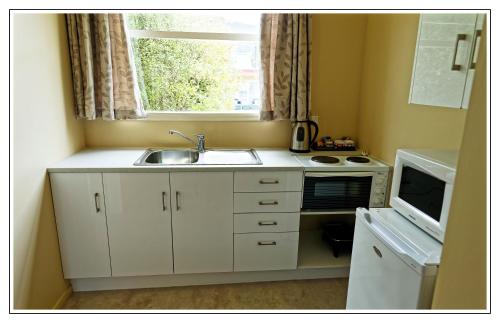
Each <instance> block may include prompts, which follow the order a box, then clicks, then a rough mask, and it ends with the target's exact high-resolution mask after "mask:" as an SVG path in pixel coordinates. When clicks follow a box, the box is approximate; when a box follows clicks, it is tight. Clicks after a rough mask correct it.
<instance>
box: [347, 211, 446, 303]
mask: <svg viewBox="0 0 500 323" xmlns="http://www.w3.org/2000/svg"><path fill="white" fill-rule="evenodd" d="M441 250H442V245H441V243H439V242H438V241H437V240H435V239H434V238H432V237H430V236H429V235H427V234H426V233H425V232H424V231H423V230H421V229H419V228H418V227H417V226H415V225H414V224H413V223H411V222H410V221H408V220H406V218H404V217H403V216H401V215H400V214H399V213H397V212H396V211H395V210H394V209H392V208H371V209H369V210H367V209H365V208H358V209H357V210H356V224H355V229H354V242H353V249H352V256H351V267H350V272H349V287H348V291H347V309H428V308H430V306H431V303H432V295H433V292H434V283H435V278H436V274H437V271H438V267H439V261H440V258H441Z"/></svg>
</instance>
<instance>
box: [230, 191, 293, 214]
mask: <svg viewBox="0 0 500 323" xmlns="http://www.w3.org/2000/svg"><path fill="white" fill-rule="evenodd" d="M301 199H302V193H301V192H270V193H234V213H252V212H300V203H301Z"/></svg>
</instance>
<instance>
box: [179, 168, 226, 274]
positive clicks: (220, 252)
mask: <svg viewBox="0 0 500 323" xmlns="http://www.w3.org/2000/svg"><path fill="white" fill-rule="evenodd" d="M170 184H171V185H170V187H171V205H172V232H173V249H174V259H175V261H174V272H175V273H176V274H179V273H208V272H228V271H233V173H232V172H206V173H205V172H178V173H172V174H171V177H170Z"/></svg>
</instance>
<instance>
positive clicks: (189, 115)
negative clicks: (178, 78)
mask: <svg viewBox="0 0 500 323" xmlns="http://www.w3.org/2000/svg"><path fill="white" fill-rule="evenodd" d="M147 113H148V116H147V118H146V119H144V120H147V121H259V120H260V112H259V111H252V112H247V111H241V112H236V111H235V112H184V111H183V112H156V111H155V112H147Z"/></svg>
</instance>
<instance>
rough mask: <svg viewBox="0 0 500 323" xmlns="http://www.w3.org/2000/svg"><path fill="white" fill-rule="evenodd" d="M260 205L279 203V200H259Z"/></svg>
mask: <svg viewBox="0 0 500 323" xmlns="http://www.w3.org/2000/svg"><path fill="white" fill-rule="evenodd" d="M259 205H278V201H259Z"/></svg>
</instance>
